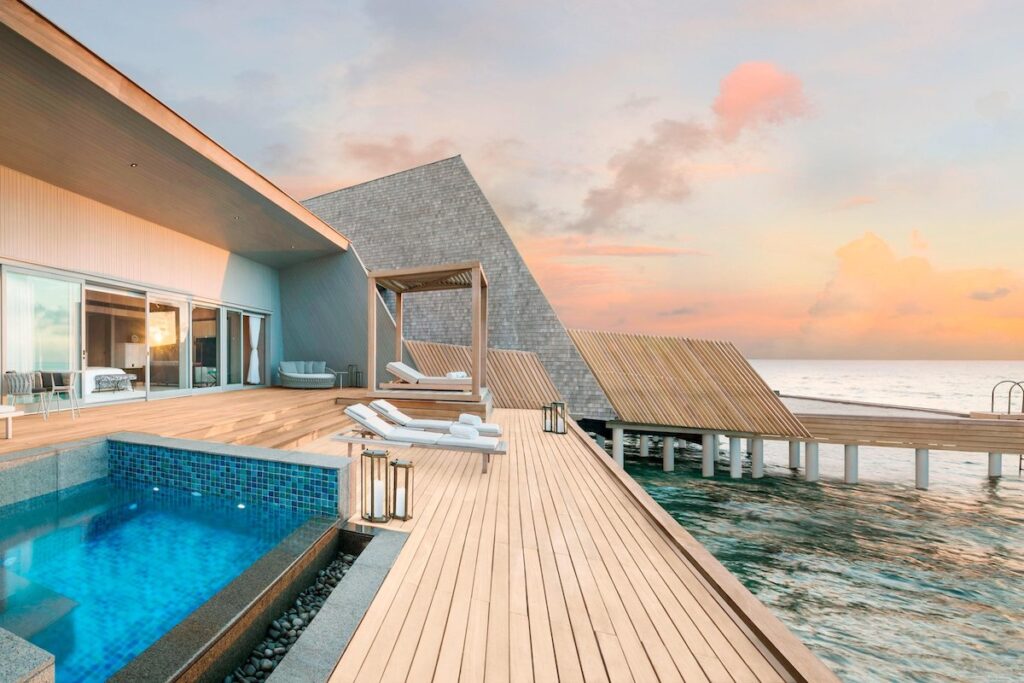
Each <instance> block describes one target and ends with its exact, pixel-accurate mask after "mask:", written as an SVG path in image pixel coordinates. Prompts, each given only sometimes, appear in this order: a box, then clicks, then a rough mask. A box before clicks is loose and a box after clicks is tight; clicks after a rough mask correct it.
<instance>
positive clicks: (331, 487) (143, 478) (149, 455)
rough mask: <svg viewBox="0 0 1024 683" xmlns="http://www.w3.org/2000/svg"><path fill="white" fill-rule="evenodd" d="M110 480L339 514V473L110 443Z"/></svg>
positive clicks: (164, 448) (169, 449)
mask: <svg viewBox="0 0 1024 683" xmlns="http://www.w3.org/2000/svg"><path fill="white" fill-rule="evenodd" d="M107 452H108V454H109V458H110V478H111V479H112V480H113V481H132V482H141V483H145V484H150V485H154V486H170V487H173V488H179V489H183V490H187V491H198V492H200V493H202V494H204V495H214V496H220V497H223V498H229V499H231V500H237V501H241V502H244V503H246V504H250V505H253V504H262V505H273V506H279V507H286V508H288V509H290V510H296V511H301V512H309V513H312V514H321V515H327V516H331V517H334V516H337V514H338V471H337V470H336V469H330V468H326V467H316V466H314V465H298V464H293V463H283V462H274V461H270V460H257V459H253V458H240V457H234V456H230V455H220V454H216V453H204V452H198V451H189V450H183V449H179V448H168V447H167V446H159V445H150V444H137V443H130V442H124V441H114V440H110V441H108V442H107Z"/></svg>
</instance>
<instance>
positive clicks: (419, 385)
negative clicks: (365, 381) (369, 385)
mask: <svg viewBox="0 0 1024 683" xmlns="http://www.w3.org/2000/svg"><path fill="white" fill-rule="evenodd" d="M387 369H388V372H390V373H391V374H392V375H394V376H395V377H397V378H398V379H399V380H401V381H399V382H385V383H384V384H381V385H380V386H381V388H382V389H424V390H427V389H429V390H432V391H469V390H470V389H472V388H473V378H472V377H470V376H469V375H467V374H466V373H464V372H449V373H448V374H447V375H445V376H444V377H431V376H429V375H424V374H423V373H422V372H420V371H419V370H417V369H416V368H414V367H412V366H410V365H406V364H405V363H402V362H400V361H391V362H390V363H388V364H387Z"/></svg>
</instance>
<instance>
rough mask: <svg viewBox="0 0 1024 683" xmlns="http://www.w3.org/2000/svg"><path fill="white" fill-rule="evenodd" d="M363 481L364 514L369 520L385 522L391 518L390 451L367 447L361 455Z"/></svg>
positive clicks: (360, 463) (364, 517) (361, 478)
mask: <svg viewBox="0 0 1024 683" xmlns="http://www.w3.org/2000/svg"><path fill="white" fill-rule="evenodd" d="M359 465H360V475H361V477H360V480H361V482H362V496H361V498H362V501H361V502H362V506H361V507H362V516H363V519H365V520H366V521H367V522H376V523H383V522H387V521H388V520H389V519H391V516H390V515H389V514H388V512H389V510H390V509H391V498H390V496H389V495H388V494H389V493H390V492H391V486H390V483H391V482H390V473H389V468H388V452H387V451H385V450H382V449H377V448H367V449H365V450H364V451H363V452H362V454H361V455H360V457H359Z"/></svg>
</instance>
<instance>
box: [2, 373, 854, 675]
mask: <svg viewBox="0 0 1024 683" xmlns="http://www.w3.org/2000/svg"><path fill="white" fill-rule="evenodd" d="M364 391H365V390H332V391H301V390H286V389H259V390H249V391H239V392H231V393H219V394H209V395H203V396H196V397H187V398H176V399H165V400H157V401H150V402H142V403H134V404H122V405H116V406H107V407H95V408H88V409H85V410H83V411H82V416H81V417H80V418H79V419H77V420H74V421H72V420H71V417H70V415H69V414H68V413H66V412H64V413H60V414H59V415H57V414H55V415H52V416H51V418H50V420H48V421H44V420H43V419H42V417H41V416H26V417H22V418H17V419H16V429H15V439H13V440H10V441H4V440H0V455H3V454H9V453H11V452H12V451H16V450H22V449H27V448H33V447H37V446H45V445H50V444H56V443H62V442H66V441H71V440H75V439H82V438H86V437H90V436H99V435H102V434H107V433H111V432H117V431H139V432H148V433H152V434H159V435H164V436H177V437H184V438H194V439H207V440H211V441H220V442H226V443H240V444H252V445H262V446H270V447H278V448H301V449H302V450H306V451H316V452H327V453H339V454H340V453H344V452H345V450H346V447H345V445H344V444H341V443H338V442H335V441H332V440H330V438H329V435H330V434H331V433H334V432H337V431H339V430H341V429H343V428H344V427H346V426H347V425H348V420H347V418H346V417H345V416H344V414H343V412H342V407H341V406H339V405H337V404H336V403H335V399H337V398H347V399H350V400H351V399H352V398H355V397H356V396H358V395H360V394H361V393H362V392H364ZM493 419H495V420H496V421H498V422H499V423H501V424H502V425H503V427H504V429H505V438H506V439H508V441H509V453H508V455H507V456H496V457H495V458H494V460H493V461H492V466H491V469H490V473H489V474H487V475H483V474H481V473H480V468H479V459H478V457H477V456H475V455H472V454H467V453H455V452H451V451H438V450H428V449H412V450H409V451H404V452H398V451H396V452H395V453H394V454H395V455H401V456H402V457H407V458H410V459H412V460H413V461H414V462H415V464H416V482H415V496H416V498H415V501H414V505H415V507H414V513H415V517H414V519H412V520H410V521H408V522H393V523H391V524H389V525H387V526H388V528H390V529H394V530H398V531H403V532H407V533H408V534H409V538H408V540H407V542H406V544H405V546H404V548H403V549H402V551H401V553H400V554H399V556H398V558H397V560H396V562H395V564H394V566H393V567H392V568H391V570H390V571H389V572H388V574H387V576H386V577H385V580H384V583H383V585H382V586H381V588H380V590H379V591H378V593H377V595H376V597H375V599H374V601H373V603H372V604H371V605H370V608H369V610H368V612H367V613H366V615H365V616H364V618H363V620H362V622H361V624H360V626H359V627H358V629H357V630H356V632H355V634H354V636H353V638H352V640H351V642H350V643H349V646H348V648H347V649H346V651H345V652H344V653H333V652H325V653H323V656H325V657H336V658H339V657H340V661H339V663H338V665H337V668H336V670H335V672H334V675H333V676H332V679H331V680H332V681H383V680H387V681H394V680H410V681H425V680H436V681H454V680H488V681H538V682H545V683H546V682H547V681H553V680H565V681H582V680H588V681H591V680H596V681H602V680H608V681H630V680H636V681H654V680H666V681H677V680H688V681H712V682H715V683H717V682H718V681H784V680H797V681H815V682H817V681H833V680H836V679H835V678H834V676H833V675H832V674H831V672H829V671H828V669H827V668H825V666H824V665H823V664H822V663H821V662H820V661H819V660H818V659H817V658H816V657H814V656H813V655H812V654H811V653H810V651H809V650H807V649H806V647H804V646H803V644H802V643H800V641H799V640H798V639H797V638H796V637H795V636H793V635H792V634H791V633H790V632H789V631H788V630H787V629H786V628H785V627H784V626H783V625H782V624H781V622H779V621H778V620H777V619H776V618H775V617H774V616H773V615H772V614H771V613H770V612H768V610H767V608H765V607H764V606H763V605H762V604H761V603H760V602H758V601H757V600H756V599H755V598H754V597H753V596H752V595H751V594H750V593H749V592H748V591H747V590H746V589H744V588H743V587H742V586H741V585H740V584H739V582H738V581H737V580H736V579H735V578H734V577H733V576H732V575H731V574H729V572H727V571H726V570H725V569H724V568H723V567H722V566H721V565H720V564H719V563H718V562H717V561H716V560H715V559H714V558H713V557H712V556H711V555H710V554H709V553H708V552H707V551H706V550H705V549H704V548H703V547H702V546H701V545H700V544H699V543H697V542H696V541H695V540H694V539H693V538H692V537H691V536H690V535H689V534H687V533H686V531H684V530H683V529H682V527H680V526H679V525H678V524H677V523H676V522H675V521H674V520H673V519H672V518H671V517H669V515H668V514H667V513H666V512H665V511H664V510H662V509H661V508H660V507H659V506H658V505H657V504H656V503H655V502H654V501H653V500H652V499H651V498H650V497H649V496H648V495H647V494H646V493H645V492H644V491H643V490H642V489H641V488H640V487H639V485H637V484H636V483H635V482H634V481H633V480H632V479H630V478H629V477H628V475H626V474H625V473H624V472H623V471H622V470H621V469H619V468H618V467H616V466H615V465H614V464H613V463H612V461H611V460H610V459H609V458H608V456H607V455H606V454H605V453H604V451H602V450H601V449H599V448H598V447H597V446H596V444H594V443H593V441H592V440H591V439H590V438H589V437H588V436H587V435H586V434H585V433H583V432H582V431H581V430H580V429H579V427H578V426H577V425H576V424H575V423H571V424H570V427H571V431H570V433H569V434H567V435H555V434H545V433H544V432H543V431H541V429H540V414H539V411H535V410H514V409H500V410H496V411H495V412H494V415H493ZM2 468H3V463H2V462H0V469H2ZM354 474H357V472H354ZM353 521H360V522H361V520H359V518H358V515H356V516H354V518H353Z"/></svg>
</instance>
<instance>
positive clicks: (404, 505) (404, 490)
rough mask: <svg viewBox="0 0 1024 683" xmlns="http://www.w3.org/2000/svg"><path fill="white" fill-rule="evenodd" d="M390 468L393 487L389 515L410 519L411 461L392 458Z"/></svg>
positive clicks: (395, 517)
mask: <svg viewBox="0 0 1024 683" xmlns="http://www.w3.org/2000/svg"><path fill="white" fill-rule="evenodd" d="M391 470H392V472H391V485H392V486H393V487H394V489H393V492H392V496H391V501H392V507H391V516H392V517H393V518H394V519H401V520H407V519H412V480H413V464H412V461H411V460H397V459H396V460H392V461H391Z"/></svg>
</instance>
